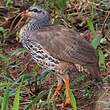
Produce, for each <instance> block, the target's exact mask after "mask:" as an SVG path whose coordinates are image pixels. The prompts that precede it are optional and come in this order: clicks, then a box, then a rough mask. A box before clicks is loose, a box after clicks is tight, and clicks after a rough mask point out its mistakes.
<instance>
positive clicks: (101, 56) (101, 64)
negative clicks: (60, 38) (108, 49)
mask: <svg viewBox="0 0 110 110" xmlns="http://www.w3.org/2000/svg"><path fill="white" fill-rule="evenodd" d="M98 54H99V67H100V68H101V69H103V70H104V69H106V66H105V57H104V54H103V50H102V49H101V48H98Z"/></svg>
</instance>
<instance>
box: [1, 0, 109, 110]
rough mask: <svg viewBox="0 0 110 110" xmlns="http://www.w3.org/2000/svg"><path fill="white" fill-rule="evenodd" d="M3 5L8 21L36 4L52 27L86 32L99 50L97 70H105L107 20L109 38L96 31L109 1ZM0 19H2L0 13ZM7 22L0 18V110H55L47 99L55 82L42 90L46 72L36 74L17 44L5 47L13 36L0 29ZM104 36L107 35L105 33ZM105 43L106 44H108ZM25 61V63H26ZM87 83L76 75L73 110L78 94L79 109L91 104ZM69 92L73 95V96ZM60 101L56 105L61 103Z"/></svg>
mask: <svg viewBox="0 0 110 110" xmlns="http://www.w3.org/2000/svg"><path fill="white" fill-rule="evenodd" d="M4 3H5V4H4V5H5V6H6V7H8V11H9V12H8V16H7V18H10V17H13V16H14V15H15V14H17V13H18V12H19V11H20V10H21V9H22V8H19V7H23V6H24V4H25V5H26V6H27V4H28V5H35V4H37V5H40V6H42V7H44V8H45V9H47V10H48V11H49V12H50V14H51V17H52V20H53V21H52V23H56V24H63V25H65V26H67V27H69V28H74V27H75V29H77V30H78V31H79V32H80V33H84V34H85V32H86V31H89V32H91V33H92V37H93V38H92V41H91V44H92V45H93V47H94V48H95V49H97V50H98V56H99V66H100V68H101V70H105V69H106V63H107V61H108V60H109V59H108V57H109V56H110V51H109V50H108V49H106V48H107V47H108V48H109V45H107V44H106V45H107V46H106V45H105V44H104V42H101V41H102V39H103V38H105V39H107V40H106V41H110V37H109V36H110V32H109V31H110V30H109V27H110V19H107V20H106V22H105V30H107V32H108V36H106V35H105V36H103V35H97V31H98V30H101V29H102V27H103V25H104V20H105V16H107V14H108V12H109V9H110V1H109V0H92V1H91V0H55V1H54V0H6V1H5V2H4ZM14 3H15V4H14ZM26 6H24V7H23V8H25V7H26ZM4 9H5V8H4ZM0 15H3V14H2V11H1V10H0ZM7 18H6V16H0V108H1V110H8V108H13V110H18V109H19V108H20V107H21V104H22V101H24V103H26V104H25V107H23V108H24V110H30V109H33V108H36V106H37V107H40V106H41V107H42V108H46V109H48V110H49V109H52V108H53V110H57V107H56V102H54V104H53V106H51V104H50V97H51V94H52V92H53V90H54V88H55V85H56V82H55V81H53V85H52V86H51V87H49V91H45V90H42V89H41V88H40V87H39V86H38V85H41V82H42V81H43V80H44V79H45V77H48V75H49V74H48V72H47V71H44V72H43V73H41V71H38V70H39V67H38V65H36V64H34V63H33V62H32V61H31V58H28V57H27V53H26V50H25V49H24V48H22V46H21V45H20V44H19V43H18V44H17V43H16V42H14V43H12V44H11V43H7V39H9V41H13V39H14V38H15V35H14V34H13V33H10V32H9V29H4V26H3V25H2V24H3V23H4V22H6V21H7ZM11 34H12V36H14V37H13V38H12V39H11V38H10V36H11ZM104 34H106V32H105V33H104ZM90 37H91V36H90ZM107 43H108V44H109V43H110V42H107ZM13 47H14V48H13ZM26 57H27V59H25V58H26ZM25 60H26V61H25ZM109 61H110V60H109ZM29 64H30V65H29ZM29 66H30V67H29ZM30 68H31V69H30ZM29 69H30V70H29ZM37 69H38V70H37ZM40 73H41V74H40ZM22 79H23V80H22ZM108 79H109V78H108V77H107V80H108ZM86 80H87V79H86V77H85V76H84V74H83V73H82V75H80V74H78V75H77V77H76V78H75V79H74V82H75V87H74V88H73V90H70V94H71V103H72V107H73V108H74V110H76V109H78V107H79V105H78V104H77V105H76V102H79V101H80V100H79V99H78V98H77V97H78V96H77V95H78V92H79V91H80V95H81V96H82V97H83V101H84V102H83V104H82V105H84V104H85V105H86V104H87V103H88V100H87V99H91V100H92V98H93V96H94V91H95V90H94V89H93V90H92V88H91V85H89V84H88V81H86ZM88 80H89V79H88ZM50 82H51V81H50ZM79 85H80V87H79ZM46 86H47V84H46ZM72 92H73V93H75V94H74V95H75V96H74V95H73V94H72ZM47 93H48V95H47ZM63 93H64V88H63V90H62V94H63ZM75 97H76V98H77V101H76V100H75ZM60 98H61V96H60ZM60 98H59V99H58V101H59V100H61V99H60ZM84 99H86V100H84ZM36 102H37V103H36ZM77 106H78V107H77Z"/></svg>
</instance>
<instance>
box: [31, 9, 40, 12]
mask: <svg viewBox="0 0 110 110" xmlns="http://www.w3.org/2000/svg"><path fill="white" fill-rule="evenodd" d="M31 11H33V12H37V13H41V12H42V10H38V9H33V10H31Z"/></svg>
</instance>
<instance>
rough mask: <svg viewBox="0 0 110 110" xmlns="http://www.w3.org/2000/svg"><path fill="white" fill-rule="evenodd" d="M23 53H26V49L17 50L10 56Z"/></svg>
mask: <svg viewBox="0 0 110 110" xmlns="http://www.w3.org/2000/svg"><path fill="white" fill-rule="evenodd" d="M24 52H26V49H24V48H17V49H16V50H14V51H13V52H11V56H14V55H20V54H21V53H24Z"/></svg>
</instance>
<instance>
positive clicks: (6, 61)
mask: <svg viewBox="0 0 110 110" xmlns="http://www.w3.org/2000/svg"><path fill="white" fill-rule="evenodd" d="M0 61H2V62H3V63H5V64H7V65H8V64H9V63H10V60H9V58H7V57H6V56H4V55H2V54H0Z"/></svg>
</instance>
